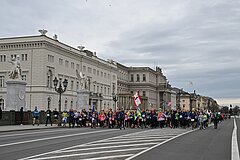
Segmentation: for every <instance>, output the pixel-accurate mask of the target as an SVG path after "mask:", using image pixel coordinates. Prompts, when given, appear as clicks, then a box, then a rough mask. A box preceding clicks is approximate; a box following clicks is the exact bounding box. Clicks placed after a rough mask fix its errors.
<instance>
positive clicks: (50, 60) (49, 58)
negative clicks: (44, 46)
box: [48, 55, 54, 63]
mask: <svg viewBox="0 0 240 160" xmlns="http://www.w3.org/2000/svg"><path fill="white" fill-rule="evenodd" d="M48 62H51V63H53V62H54V56H52V55H48Z"/></svg>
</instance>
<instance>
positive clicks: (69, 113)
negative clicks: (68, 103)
mask: <svg viewBox="0 0 240 160" xmlns="http://www.w3.org/2000/svg"><path fill="white" fill-rule="evenodd" d="M73 119H74V112H73V109H72V108H71V109H69V112H68V125H69V128H71V127H74V124H73Z"/></svg>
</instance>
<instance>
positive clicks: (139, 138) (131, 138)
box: [108, 136, 174, 141]
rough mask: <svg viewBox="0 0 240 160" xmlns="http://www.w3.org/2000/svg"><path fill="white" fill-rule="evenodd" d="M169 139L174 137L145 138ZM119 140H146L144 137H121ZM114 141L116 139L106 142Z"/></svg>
mask: <svg viewBox="0 0 240 160" xmlns="http://www.w3.org/2000/svg"><path fill="white" fill-rule="evenodd" d="M171 137H174V136H167V137H166V136H165V137H161V136H158V137H156V136H154V137H152V136H148V137H147V138H153V139H161V138H162V139H166V138H171ZM121 139H122V140H124V141H126V140H137V139H138V140H141V139H146V137H128V138H127V137H123V138H122V137H121ZM116 140H118V139H117V138H115V139H110V140H108V141H116Z"/></svg>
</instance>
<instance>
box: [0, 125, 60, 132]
mask: <svg viewBox="0 0 240 160" xmlns="http://www.w3.org/2000/svg"><path fill="white" fill-rule="evenodd" d="M53 128H59V126H57V125H56V124H53V126H51V125H50V124H48V125H47V126H45V124H40V125H39V126H38V125H34V126H33V125H9V126H0V133H1V132H11V131H25V130H39V129H53Z"/></svg>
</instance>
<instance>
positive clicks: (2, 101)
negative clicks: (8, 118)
mask: <svg viewBox="0 0 240 160" xmlns="http://www.w3.org/2000/svg"><path fill="white" fill-rule="evenodd" d="M0 107H1V109H2V110H4V99H2V98H1V99H0Z"/></svg>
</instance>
